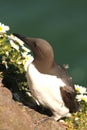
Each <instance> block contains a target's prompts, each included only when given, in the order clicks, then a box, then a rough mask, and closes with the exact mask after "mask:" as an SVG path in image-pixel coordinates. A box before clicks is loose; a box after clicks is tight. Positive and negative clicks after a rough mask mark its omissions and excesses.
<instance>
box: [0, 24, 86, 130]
mask: <svg viewBox="0 0 87 130" xmlns="http://www.w3.org/2000/svg"><path fill="white" fill-rule="evenodd" d="M9 29H10V28H9V26H6V25H4V24H2V23H0V77H2V78H3V82H4V83H5V85H6V86H7V87H9V88H10V89H11V91H15V92H17V91H19V90H20V91H23V90H24V91H27V90H28V89H27V81H26V77H25V74H26V71H27V67H28V64H29V63H30V62H32V61H33V57H32V56H31V53H30V50H29V48H27V46H26V45H25V44H24V42H23V41H21V40H20V39H18V38H17V37H15V36H14V35H12V34H7V31H9ZM75 89H76V91H77V96H76V99H77V100H78V102H79V103H80V105H81V111H80V112H77V113H73V114H72V116H71V117H70V118H66V119H65V122H66V126H67V130H86V129H87V95H86V94H87V90H86V87H82V86H79V85H75Z"/></svg>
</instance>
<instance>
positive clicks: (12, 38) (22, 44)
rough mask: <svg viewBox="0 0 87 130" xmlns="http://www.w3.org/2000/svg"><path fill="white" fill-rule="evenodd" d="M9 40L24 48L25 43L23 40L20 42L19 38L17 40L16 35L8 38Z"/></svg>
mask: <svg viewBox="0 0 87 130" xmlns="http://www.w3.org/2000/svg"><path fill="white" fill-rule="evenodd" d="M8 38H9V40H13V41H14V42H17V43H18V44H19V45H20V46H24V42H23V41H22V40H20V39H19V38H17V37H16V36H14V35H12V34H11V35H10V36H8Z"/></svg>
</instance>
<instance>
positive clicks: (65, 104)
mask: <svg viewBox="0 0 87 130" xmlns="http://www.w3.org/2000/svg"><path fill="white" fill-rule="evenodd" d="M14 35H15V36H16V37H18V38H20V39H21V40H23V41H24V42H25V43H26V44H27V45H28V46H29V47H30V49H31V50H32V52H33V54H34V60H33V62H32V63H30V64H29V66H28V69H27V74H26V76H27V82H28V85H29V89H30V90H31V94H32V96H33V97H34V98H35V99H36V101H38V103H39V104H41V105H42V106H44V107H46V108H48V109H49V110H50V111H51V112H52V113H53V118H54V119H55V120H59V119H61V118H63V117H68V116H70V113H73V112H76V111H78V110H79V104H78V102H77V101H76V91H75V87H74V84H73V82H72V79H71V78H70V77H69V75H68V73H67V71H66V70H65V69H64V67H62V66H60V65H58V64H57V63H56V62H55V60H54V52H53V48H52V46H51V45H50V44H49V43H48V42H47V41H45V40H43V39H40V38H29V37H25V36H21V35H20V34H14Z"/></svg>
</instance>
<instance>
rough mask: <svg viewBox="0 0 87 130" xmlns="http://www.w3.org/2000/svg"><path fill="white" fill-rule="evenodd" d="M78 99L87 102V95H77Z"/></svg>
mask: <svg viewBox="0 0 87 130" xmlns="http://www.w3.org/2000/svg"><path fill="white" fill-rule="evenodd" d="M76 99H77V100H78V101H79V102H80V101H85V102H87V95H82V94H81V95H77V96H76Z"/></svg>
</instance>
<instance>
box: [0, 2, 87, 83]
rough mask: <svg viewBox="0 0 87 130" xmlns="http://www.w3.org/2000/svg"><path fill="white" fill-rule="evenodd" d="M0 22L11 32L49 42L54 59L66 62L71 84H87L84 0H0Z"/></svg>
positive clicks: (86, 13) (86, 20) (85, 12)
mask: <svg viewBox="0 0 87 130" xmlns="http://www.w3.org/2000/svg"><path fill="white" fill-rule="evenodd" d="M0 21H1V22H2V23H4V24H7V25H9V26H10V28H11V31H10V32H11V33H13V32H16V33H20V34H24V35H27V36H29V37H40V38H44V39H46V40H47V41H49V42H50V43H51V45H52V46H53V48H54V52H55V60H56V62H58V63H59V64H61V65H62V64H69V66H70V68H69V69H68V71H69V73H70V75H71V76H72V78H73V81H74V83H78V84H80V85H83V86H86V85H87V81H86V79H87V78H86V77H87V1H86V0H83V1H78V0H77V1H75V0H73V1H70V0H65V1H64V0H62V1H61V0H44V1H42V0H36V1H35V0H25V1H24V0H15V1H14V0H13V1H12V0H7V1H6V0H0Z"/></svg>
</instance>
